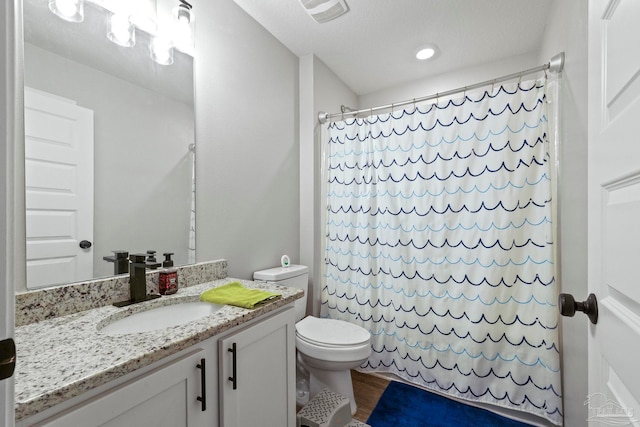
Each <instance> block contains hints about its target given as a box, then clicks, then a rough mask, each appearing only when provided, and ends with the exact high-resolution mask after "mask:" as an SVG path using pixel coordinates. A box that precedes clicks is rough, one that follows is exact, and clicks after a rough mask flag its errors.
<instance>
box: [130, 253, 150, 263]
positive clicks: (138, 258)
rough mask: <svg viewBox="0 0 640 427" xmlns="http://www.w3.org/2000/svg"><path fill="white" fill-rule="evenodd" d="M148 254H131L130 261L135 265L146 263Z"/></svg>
mask: <svg viewBox="0 0 640 427" xmlns="http://www.w3.org/2000/svg"><path fill="white" fill-rule="evenodd" d="M146 259H147V254H129V261H131V262H135V263H141V262H145V260H146Z"/></svg>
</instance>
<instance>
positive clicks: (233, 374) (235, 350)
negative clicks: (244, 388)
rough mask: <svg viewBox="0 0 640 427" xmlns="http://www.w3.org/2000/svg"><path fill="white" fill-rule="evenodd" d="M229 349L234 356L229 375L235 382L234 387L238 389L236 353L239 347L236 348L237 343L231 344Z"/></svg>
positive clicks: (230, 379)
mask: <svg viewBox="0 0 640 427" xmlns="http://www.w3.org/2000/svg"><path fill="white" fill-rule="evenodd" d="M227 351H230V352H231V357H232V359H231V360H232V365H231V366H232V367H231V375H232V376H230V377H229V381H231V382H232V383H233V389H234V390H236V389H237V388H238V374H237V371H236V354H237V348H236V343H233V344H231V348H229V349H227Z"/></svg>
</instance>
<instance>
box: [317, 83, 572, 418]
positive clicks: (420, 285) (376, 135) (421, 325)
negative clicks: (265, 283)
mask: <svg viewBox="0 0 640 427" xmlns="http://www.w3.org/2000/svg"><path fill="white" fill-rule="evenodd" d="M547 127H548V123H547V103H546V100H545V79H540V80H531V81H526V82H520V83H513V84H508V85H504V86H502V87H499V88H498V87H496V88H495V89H490V90H488V91H485V92H478V93H476V94H469V95H467V94H465V95H464V96H461V97H460V98H459V99H453V100H449V101H446V102H445V101H441V102H439V103H437V104H434V105H425V106H420V107H418V108H411V109H406V110H404V111H395V112H392V113H390V114H382V115H378V116H371V117H368V118H365V119H349V120H345V121H340V122H334V123H331V124H329V125H328V136H327V138H328V141H326V144H325V145H326V157H327V170H326V176H325V179H326V195H327V197H326V201H327V205H326V229H325V231H326V234H325V235H326V241H325V246H324V249H325V253H324V256H325V271H324V282H323V290H322V296H321V298H322V315H323V316H324V317H331V318H336V319H342V320H347V321H350V322H353V323H356V324H359V325H361V326H363V327H365V328H366V329H368V330H369V331H370V332H371V334H372V346H373V354H372V356H371V357H370V358H369V360H368V361H367V362H365V364H364V365H363V366H362V367H361V369H362V370H365V371H378V372H391V373H394V374H396V375H398V376H400V377H402V378H404V379H405V380H407V381H409V382H412V383H416V384H419V385H421V386H424V387H427V388H430V389H434V390H436V391H438V392H443V393H447V394H450V395H453V396H456V397H459V398H462V399H467V400H471V401H481V402H487V403H491V404H494V405H499V406H503V407H508V408H512V409H516V410H520V411H525V412H529V413H533V414H535V415H538V416H541V417H544V418H546V419H548V420H550V421H551V422H553V423H555V424H558V425H560V424H562V404H561V389H560V361H559V351H558V344H557V342H558V333H557V327H558V314H557V307H556V299H557V289H556V282H555V278H554V255H553V254H554V251H553V241H554V240H553V227H552V206H551V203H552V200H551V199H552V185H551V168H552V165H551V160H550V143H549V140H548V129H547Z"/></svg>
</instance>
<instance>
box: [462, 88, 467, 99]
mask: <svg viewBox="0 0 640 427" xmlns="http://www.w3.org/2000/svg"><path fill="white" fill-rule="evenodd" d="M462 95H463V96H464V99H465V101H466V100H467V87H466V86H465V87H464V92H463V93H462Z"/></svg>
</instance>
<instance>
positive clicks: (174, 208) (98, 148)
mask: <svg viewBox="0 0 640 427" xmlns="http://www.w3.org/2000/svg"><path fill="white" fill-rule="evenodd" d="M149 61H150V62H151V60H150V59H149ZM25 85H27V86H29V87H32V88H35V89H38V90H42V91H45V92H49V93H53V94H55V95H58V96H62V97H65V98H68V99H72V100H74V101H76V102H77V103H78V105H79V106H81V107H85V108H89V109H91V110H93V111H94V189H95V192H94V236H93V243H94V245H93V247H92V251H93V255H94V256H93V258H94V276H95V277H102V276H111V275H113V264H112V263H108V262H106V261H104V260H103V259H102V257H103V256H107V255H112V251H113V250H126V251H129V252H132V253H133V252H143V253H144V252H145V251H146V250H148V249H154V250H156V251H157V252H158V253H159V254H162V253H163V252H175V253H176V255H175V257H174V260H175V262H176V265H180V264H185V263H186V261H187V248H188V242H189V240H188V237H189V234H188V230H189V218H190V207H191V157H190V156H191V154H190V152H189V150H188V148H189V144H191V143H193V141H194V115H193V105H190V104H185V103H184V102H182V101H180V100H175V99H172V98H170V97H168V96H166V95H163V94H160V93H156V92H153V91H151V90H148V89H145V88H143V87H140V86H137V85H135V84H132V83H129V82H127V81H125V80H121V79H119V78H116V77H114V76H112V75H110V74H106V73H103V72H101V71H99V70H96V69H93V68H90V67H87V66H85V65H82V64H80V63H78V62H74V61H71V60H69V59H67V58H64V57H61V56H59V55H56V54H53V53H50V52H48V51H46V50H43V49H40V48H38V47H36V46H33V45H30V44H25ZM80 237H82V236H80ZM160 259H162V257H160Z"/></svg>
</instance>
